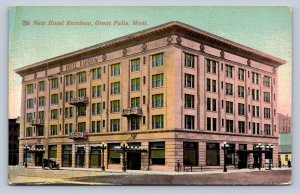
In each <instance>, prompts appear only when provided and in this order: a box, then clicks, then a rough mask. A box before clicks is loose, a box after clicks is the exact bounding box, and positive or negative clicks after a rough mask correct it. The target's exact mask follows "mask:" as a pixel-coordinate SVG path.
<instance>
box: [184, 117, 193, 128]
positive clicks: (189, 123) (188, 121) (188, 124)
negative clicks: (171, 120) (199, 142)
mask: <svg viewBox="0 0 300 194" xmlns="http://www.w3.org/2000/svg"><path fill="white" fill-rule="evenodd" d="M184 128H185V129H195V116H193V115H184Z"/></svg>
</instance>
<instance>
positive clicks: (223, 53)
mask: <svg viewBox="0 0 300 194" xmlns="http://www.w3.org/2000/svg"><path fill="white" fill-rule="evenodd" d="M220 56H221V58H222V59H225V52H224V51H223V50H221V52H220Z"/></svg>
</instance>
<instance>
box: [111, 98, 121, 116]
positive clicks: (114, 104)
mask: <svg viewBox="0 0 300 194" xmlns="http://www.w3.org/2000/svg"><path fill="white" fill-rule="evenodd" d="M110 105H111V106H110V108H111V109H110V111H111V113H117V112H120V108H121V103H120V100H113V101H111V103H110Z"/></svg>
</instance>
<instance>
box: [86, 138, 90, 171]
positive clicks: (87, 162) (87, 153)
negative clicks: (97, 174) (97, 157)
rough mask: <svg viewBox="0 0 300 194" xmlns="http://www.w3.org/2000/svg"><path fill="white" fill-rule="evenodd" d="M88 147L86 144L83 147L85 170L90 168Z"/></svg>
mask: <svg viewBox="0 0 300 194" xmlns="http://www.w3.org/2000/svg"><path fill="white" fill-rule="evenodd" d="M90 149H91V147H90V145H89V144H86V146H85V168H89V167H90Z"/></svg>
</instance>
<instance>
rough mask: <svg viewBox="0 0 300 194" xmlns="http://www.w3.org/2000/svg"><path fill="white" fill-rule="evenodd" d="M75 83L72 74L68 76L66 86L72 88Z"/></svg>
mask: <svg viewBox="0 0 300 194" xmlns="http://www.w3.org/2000/svg"><path fill="white" fill-rule="evenodd" d="M74 82H75V76H74V75H72V74H70V75H66V77H65V84H66V86H71V85H73V84H74Z"/></svg>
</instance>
